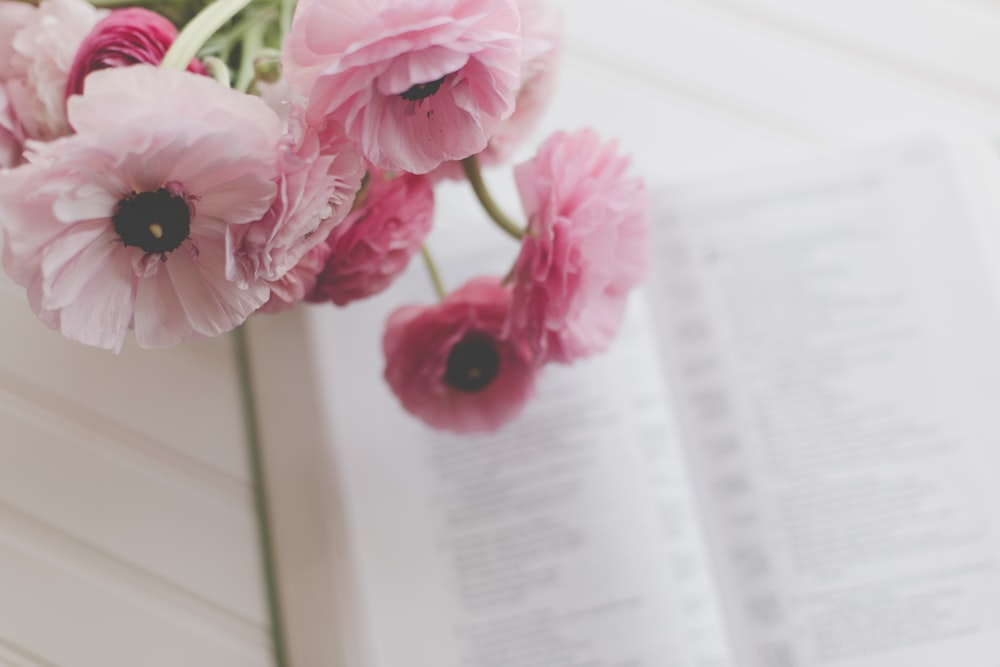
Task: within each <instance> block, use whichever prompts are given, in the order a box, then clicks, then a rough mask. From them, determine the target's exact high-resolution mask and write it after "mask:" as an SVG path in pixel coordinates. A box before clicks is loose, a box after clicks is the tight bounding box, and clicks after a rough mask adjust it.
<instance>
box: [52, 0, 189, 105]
mask: <svg viewBox="0 0 1000 667" xmlns="http://www.w3.org/2000/svg"><path fill="white" fill-rule="evenodd" d="M176 38H177V28H176V27H174V24H173V23H171V22H170V21H169V20H167V19H166V18H165V17H163V16H160V15H159V14H157V13H156V12H154V11H150V10H148V9H145V8H143V7H127V8H124V9H115V10H113V11H112V12H111V13H110V14H108V15H107V16H105V17H104V18H103V19H101V20H100V21H98V23H97V25H95V26H94V28H93V30H91V31H90V34H89V35H87V37H86V39H84V40H83V43H81V44H80V46H79V48H78V49H77V51H76V56H75V58H74V59H73V65H72V67H71V68H70V71H69V79H68V81H67V82H66V96H67V97H69V96H70V95H78V94H80V93H82V92H83V80H84V79H85V78H86V77H87V75H88V74H90V73H91V72H94V71H96V70H100V69H107V68H109V67H125V66H128V65H135V64H137V63H146V64H148V65H159V64H160V63H161V62H163V56H164V55H166V53H167V49H169V48H170V45H171V44H173V43H174V39H176ZM188 71H189V72H194V73H195V74H205V73H206V72H205V67H204V66H203V65H202V64H201V62H200V61H198V60H197V59H193V60H192V61H191V63H190V65H188Z"/></svg>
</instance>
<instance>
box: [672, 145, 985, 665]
mask: <svg viewBox="0 0 1000 667" xmlns="http://www.w3.org/2000/svg"><path fill="white" fill-rule="evenodd" d="M955 174H956V171H955V170H954V169H953V168H952V161H951V157H950V155H949V150H948V149H947V148H946V147H945V146H943V145H939V144H935V143H933V142H932V143H917V144H914V145H913V146H908V147H905V148H903V149H900V150H898V151H895V152H890V153H888V154H878V155H876V156H873V157H872V158H870V159H867V160H864V161H855V162H852V163H847V164H844V165H840V166H832V167H830V168H829V169H824V170H819V171H817V170H809V169H807V170H805V171H804V172H799V173H795V174H784V175H779V176H775V177H773V178H770V177H764V178H758V179H755V180H754V179H751V180H749V181H747V180H734V181H732V182H729V183H721V184H717V185H716V186H715V187H714V188H703V189H690V188H689V189H686V190H685V189H681V190H678V191H676V192H672V193H670V194H669V195H668V196H667V197H666V198H665V199H664V202H665V206H666V209H667V210H668V211H669V214H668V215H667V216H665V217H666V219H665V220H664V221H663V224H664V230H665V233H664V234H663V235H662V236H661V239H660V242H659V244H658V247H657V256H658V258H659V259H660V261H661V266H662V271H661V272H660V275H659V277H658V279H657V282H656V285H655V288H654V290H653V293H654V294H656V299H655V302H654V311H655V312H656V313H657V314H658V316H659V319H658V321H659V324H660V329H661V332H662V336H661V338H662V341H663V343H664V347H665V350H666V355H665V357H666V359H667V367H668V373H669V375H670V376H671V377H672V378H673V385H672V386H674V387H676V388H679V389H680V390H681V391H679V392H678V405H679V408H680V410H681V415H682V422H683V428H684V431H685V435H686V440H687V443H686V444H687V445H688V447H689V451H690V452H691V454H692V458H693V459H694V461H695V464H696V465H695V468H696V470H697V472H698V487H699V492H700V497H701V498H702V500H703V502H704V507H705V511H706V515H707V516H708V517H709V532H710V535H711V545H712V553H713V556H714V558H715V562H716V566H717V569H718V573H719V577H720V580H721V581H722V582H723V586H724V588H725V589H726V595H725V597H726V613H727V618H728V620H729V624H730V630H731V636H732V639H733V646H734V650H735V652H736V655H737V656H738V658H737V661H738V664H740V665H745V666H747V667H812V666H818V665H837V666H845V667H846V666H850V667H940V666H941V665H962V666H963V667H987V666H989V667H995V665H996V664H998V662H997V661H998V660H1000V571H998V567H997V566H998V553H1000V551H998V543H997V535H998V533H1000V523H998V518H1000V498H998V496H997V488H998V487H1000V408H998V407H997V406H1000V308H998V303H997V298H996V285H994V284H993V283H992V278H991V275H992V274H991V272H990V271H989V270H988V267H987V266H986V265H985V263H984V261H983V259H982V257H983V255H981V254H980V247H979V246H980V245H981V243H982V240H981V237H980V236H978V235H977V231H976V228H975V224H974V223H975V220H973V216H972V215H971V214H970V207H969V206H968V203H967V201H966V199H965V198H964V197H963V196H962V195H961V189H960V187H959V184H958V182H957V181H956V176H955ZM994 224H1000V223H997V222H996V221H994Z"/></svg>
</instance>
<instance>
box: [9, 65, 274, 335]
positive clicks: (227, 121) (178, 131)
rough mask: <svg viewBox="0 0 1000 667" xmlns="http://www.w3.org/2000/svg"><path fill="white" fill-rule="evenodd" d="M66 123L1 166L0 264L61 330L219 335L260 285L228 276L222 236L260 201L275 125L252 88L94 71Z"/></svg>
mask: <svg viewBox="0 0 1000 667" xmlns="http://www.w3.org/2000/svg"><path fill="white" fill-rule="evenodd" d="M68 115H69V120H70V123H71V124H72V126H73V128H74V129H75V130H76V133H75V134H72V135H70V136H68V137H64V138H61V139H57V140H55V141H52V142H48V143H36V144H34V145H32V146H31V149H30V150H29V151H28V153H27V156H26V157H27V159H28V162H27V163H26V164H23V165H21V166H19V167H17V168H15V169H13V170H10V171H8V172H6V173H3V174H0V219H2V220H3V221H4V230H3V231H4V240H5V245H4V268H5V269H6V271H7V273H8V274H10V276H11V277H12V278H13V279H14V280H15V281H16V282H18V283H19V284H21V285H23V286H25V287H27V289H28V300H29V303H30V305H31V307H32V309H33V310H34V311H35V313H36V314H37V315H38V316H39V317H40V318H41V319H42V320H43V321H44V322H46V323H47V324H48V325H49V326H51V327H53V328H57V329H59V330H60V331H61V332H62V333H63V334H64V335H65V336H66V337H68V338H71V339H73V340H77V341H80V342H83V343H87V344H89V345H94V346H97V347H103V348H108V349H112V350H115V351H117V350H119V349H120V348H121V346H122V343H123V341H124V338H125V334H126V331H127V330H128V329H129V328H134V329H135V335H136V339H137V341H138V343H139V345H140V346H143V347H162V346H166V345H172V344H175V343H179V342H181V341H185V340H190V339H196V338H201V337H206V336H214V335H218V334H220V333H222V332H224V331H228V330H230V329H232V328H233V327H235V326H236V325H238V324H240V323H241V322H242V321H243V320H245V319H246V318H247V317H248V316H249V315H250V314H251V313H252V312H253V311H254V310H256V309H257V308H259V307H260V306H261V304H263V303H264V302H265V301H266V300H267V298H268V286H267V285H266V284H265V283H264V282H262V281H260V282H257V283H254V284H250V285H247V286H245V287H242V286H239V285H237V284H235V283H233V282H231V281H229V280H227V279H226V275H225V270H226V264H227V253H226V235H227V231H228V229H229V227H230V226H232V225H244V224H247V223H250V222H253V221H255V220H258V219H260V217H261V216H262V215H263V214H264V213H265V212H266V211H267V210H268V207H269V206H270V205H271V201H272V199H273V198H274V196H275V193H276V190H277V188H276V185H275V181H276V179H277V168H276V164H275V163H276V161H277V155H276V151H277V149H276V146H277V144H278V141H279V138H280V135H281V124H280V122H279V120H278V118H277V116H276V115H275V114H274V112H273V111H271V110H270V109H269V108H267V106H266V105H265V104H264V103H263V102H261V101H260V100H259V99H257V98H255V97H252V96H249V95H243V94H241V93H238V92H236V91H233V90H230V89H228V88H224V87H222V86H220V85H218V84H217V83H216V82H215V81H213V80H212V79H209V78H207V77H201V76H196V75H193V74H190V73H187V72H178V71H172V70H163V69H157V68H154V67H151V66H148V65H135V66H133V67H123V68H115V69H109V70H104V71H101V72H94V73H93V74H91V75H90V77H89V78H88V80H87V88H86V92H85V93H84V94H83V95H74V96H73V97H71V98H70V99H69V101H68Z"/></svg>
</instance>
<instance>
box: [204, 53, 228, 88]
mask: <svg viewBox="0 0 1000 667" xmlns="http://www.w3.org/2000/svg"><path fill="white" fill-rule="evenodd" d="M202 62H203V63H204V64H205V67H206V68H207V69H208V73H209V74H211V75H212V78H213V79H215V80H216V81H218V82H219V83H220V84H222V85H223V86H225V87H226V88H229V87H230V85H231V82H230V80H229V66H228V65H226V63H224V62H222V59H221V58H216V57H215V56H209V57H208V58H205V59H204V60H203V61H202Z"/></svg>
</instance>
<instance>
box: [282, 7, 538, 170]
mask: <svg viewBox="0 0 1000 667" xmlns="http://www.w3.org/2000/svg"><path fill="white" fill-rule="evenodd" d="M519 31H520V18H519V15H518V12H517V7H516V5H515V4H514V0H425V1H423V2H412V1H408V0H372V1H371V2H363V3H362V2H335V1H333V0H300V2H299V5H298V8H297V9H296V13H295V20H294V21H293V24H292V29H291V32H290V33H289V35H288V37H287V38H286V39H285V42H284V47H283V48H284V51H283V63H284V71H285V76H287V77H288V80H289V82H290V83H291V85H292V88H293V89H294V90H295V91H296V92H298V93H300V94H302V95H305V96H308V97H309V98H310V101H309V105H310V106H309V113H310V118H314V119H316V118H322V117H329V118H331V119H333V120H335V121H337V122H339V123H340V124H342V125H343V126H344V128H345V130H346V132H347V136H348V137H349V138H350V139H351V140H352V141H353V142H355V144H357V145H358V147H359V150H360V151H361V153H362V155H364V157H366V158H367V159H368V160H369V161H371V162H372V163H373V164H375V165H376V166H378V167H380V168H382V169H386V170H392V171H407V172H411V173H426V172H428V171H430V170H431V169H434V168H435V167H436V166H438V165H439V164H441V163H442V162H444V161H446V160H460V159H462V158H465V157H468V156H469V155H472V154H474V153H478V152H479V151H481V150H483V149H484V148H485V147H486V143H487V140H488V139H489V137H490V135H492V134H493V132H494V131H495V130H496V128H497V126H498V125H499V123H500V122H501V121H502V120H503V119H504V118H506V117H508V116H509V115H510V114H511V113H512V112H513V110H514V95H515V93H516V91H517V88H518V86H519V84H520V64H521V63H520V35H519Z"/></svg>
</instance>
